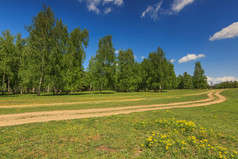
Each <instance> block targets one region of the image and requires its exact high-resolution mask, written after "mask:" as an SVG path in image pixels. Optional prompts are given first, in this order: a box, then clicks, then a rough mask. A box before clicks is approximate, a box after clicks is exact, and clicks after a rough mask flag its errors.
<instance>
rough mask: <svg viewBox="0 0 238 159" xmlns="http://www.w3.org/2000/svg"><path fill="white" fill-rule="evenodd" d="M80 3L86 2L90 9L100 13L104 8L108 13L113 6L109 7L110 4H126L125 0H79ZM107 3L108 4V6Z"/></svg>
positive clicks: (105, 12)
mask: <svg viewBox="0 0 238 159" xmlns="http://www.w3.org/2000/svg"><path fill="white" fill-rule="evenodd" d="M78 1H79V2H80V3H84V2H85V3H86V5H87V8H88V11H91V12H95V13H96V14H100V13H101V10H104V11H103V13H104V14H108V13H110V12H111V11H112V8H111V7H108V5H109V4H113V5H116V6H122V5H123V4H124V1H123V0H78ZM106 5H107V6H106Z"/></svg>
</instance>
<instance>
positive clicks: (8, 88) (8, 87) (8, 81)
mask: <svg viewBox="0 0 238 159" xmlns="http://www.w3.org/2000/svg"><path fill="white" fill-rule="evenodd" d="M10 91H11V90H10V80H9V78H8V79H7V92H8V93H10Z"/></svg>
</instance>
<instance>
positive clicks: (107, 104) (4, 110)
mask: <svg viewBox="0 0 238 159" xmlns="http://www.w3.org/2000/svg"><path fill="white" fill-rule="evenodd" d="M206 98H207V95H206V94H204V95H196V96H180V97H177V98H175V97H174V98H168V99H166V98H164V99H150V98H147V99H144V100H140V101H116V102H105V103H88V104H74V105H55V106H43V107H41V106H39V107H32V108H0V114H12V113H24V112H37V111H53V110H77V109H91V108H109V107H123V106H138V105H151V104H166V103H175V102H185V101H196V100H201V99H206Z"/></svg>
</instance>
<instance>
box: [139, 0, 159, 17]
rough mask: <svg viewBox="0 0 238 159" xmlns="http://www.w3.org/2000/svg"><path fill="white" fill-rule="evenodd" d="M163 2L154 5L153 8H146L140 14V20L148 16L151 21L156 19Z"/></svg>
mask: <svg viewBox="0 0 238 159" xmlns="http://www.w3.org/2000/svg"><path fill="white" fill-rule="evenodd" d="M162 3H163V1H161V2H159V3H157V4H155V5H154V6H148V7H147V8H146V10H145V11H144V12H143V13H142V15H141V18H144V17H145V16H146V14H148V15H149V16H150V17H151V18H152V19H153V20H156V19H158V13H159V10H160V8H161V5H162Z"/></svg>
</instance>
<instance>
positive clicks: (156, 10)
mask: <svg viewBox="0 0 238 159" xmlns="http://www.w3.org/2000/svg"><path fill="white" fill-rule="evenodd" d="M194 1H195V0H173V2H172V4H171V8H167V9H164V8H161V5H162V4H163V0H162V1H160V2H159V3H157V4H155V5H154V6H150V5H149V6H147V8H146V10H145V11H144V12H143V13H142V15H141V18H144V17H145V16H146V15H147V14H148V15H149V16H150V18H152V19H153V20H157V19H158V15H159V14H161V15H174V14H177V13H179V12H180V11H181V10H183V8H184V7H186V6H187V5H189V4H191V3H193V2H194Z"/></svg>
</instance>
